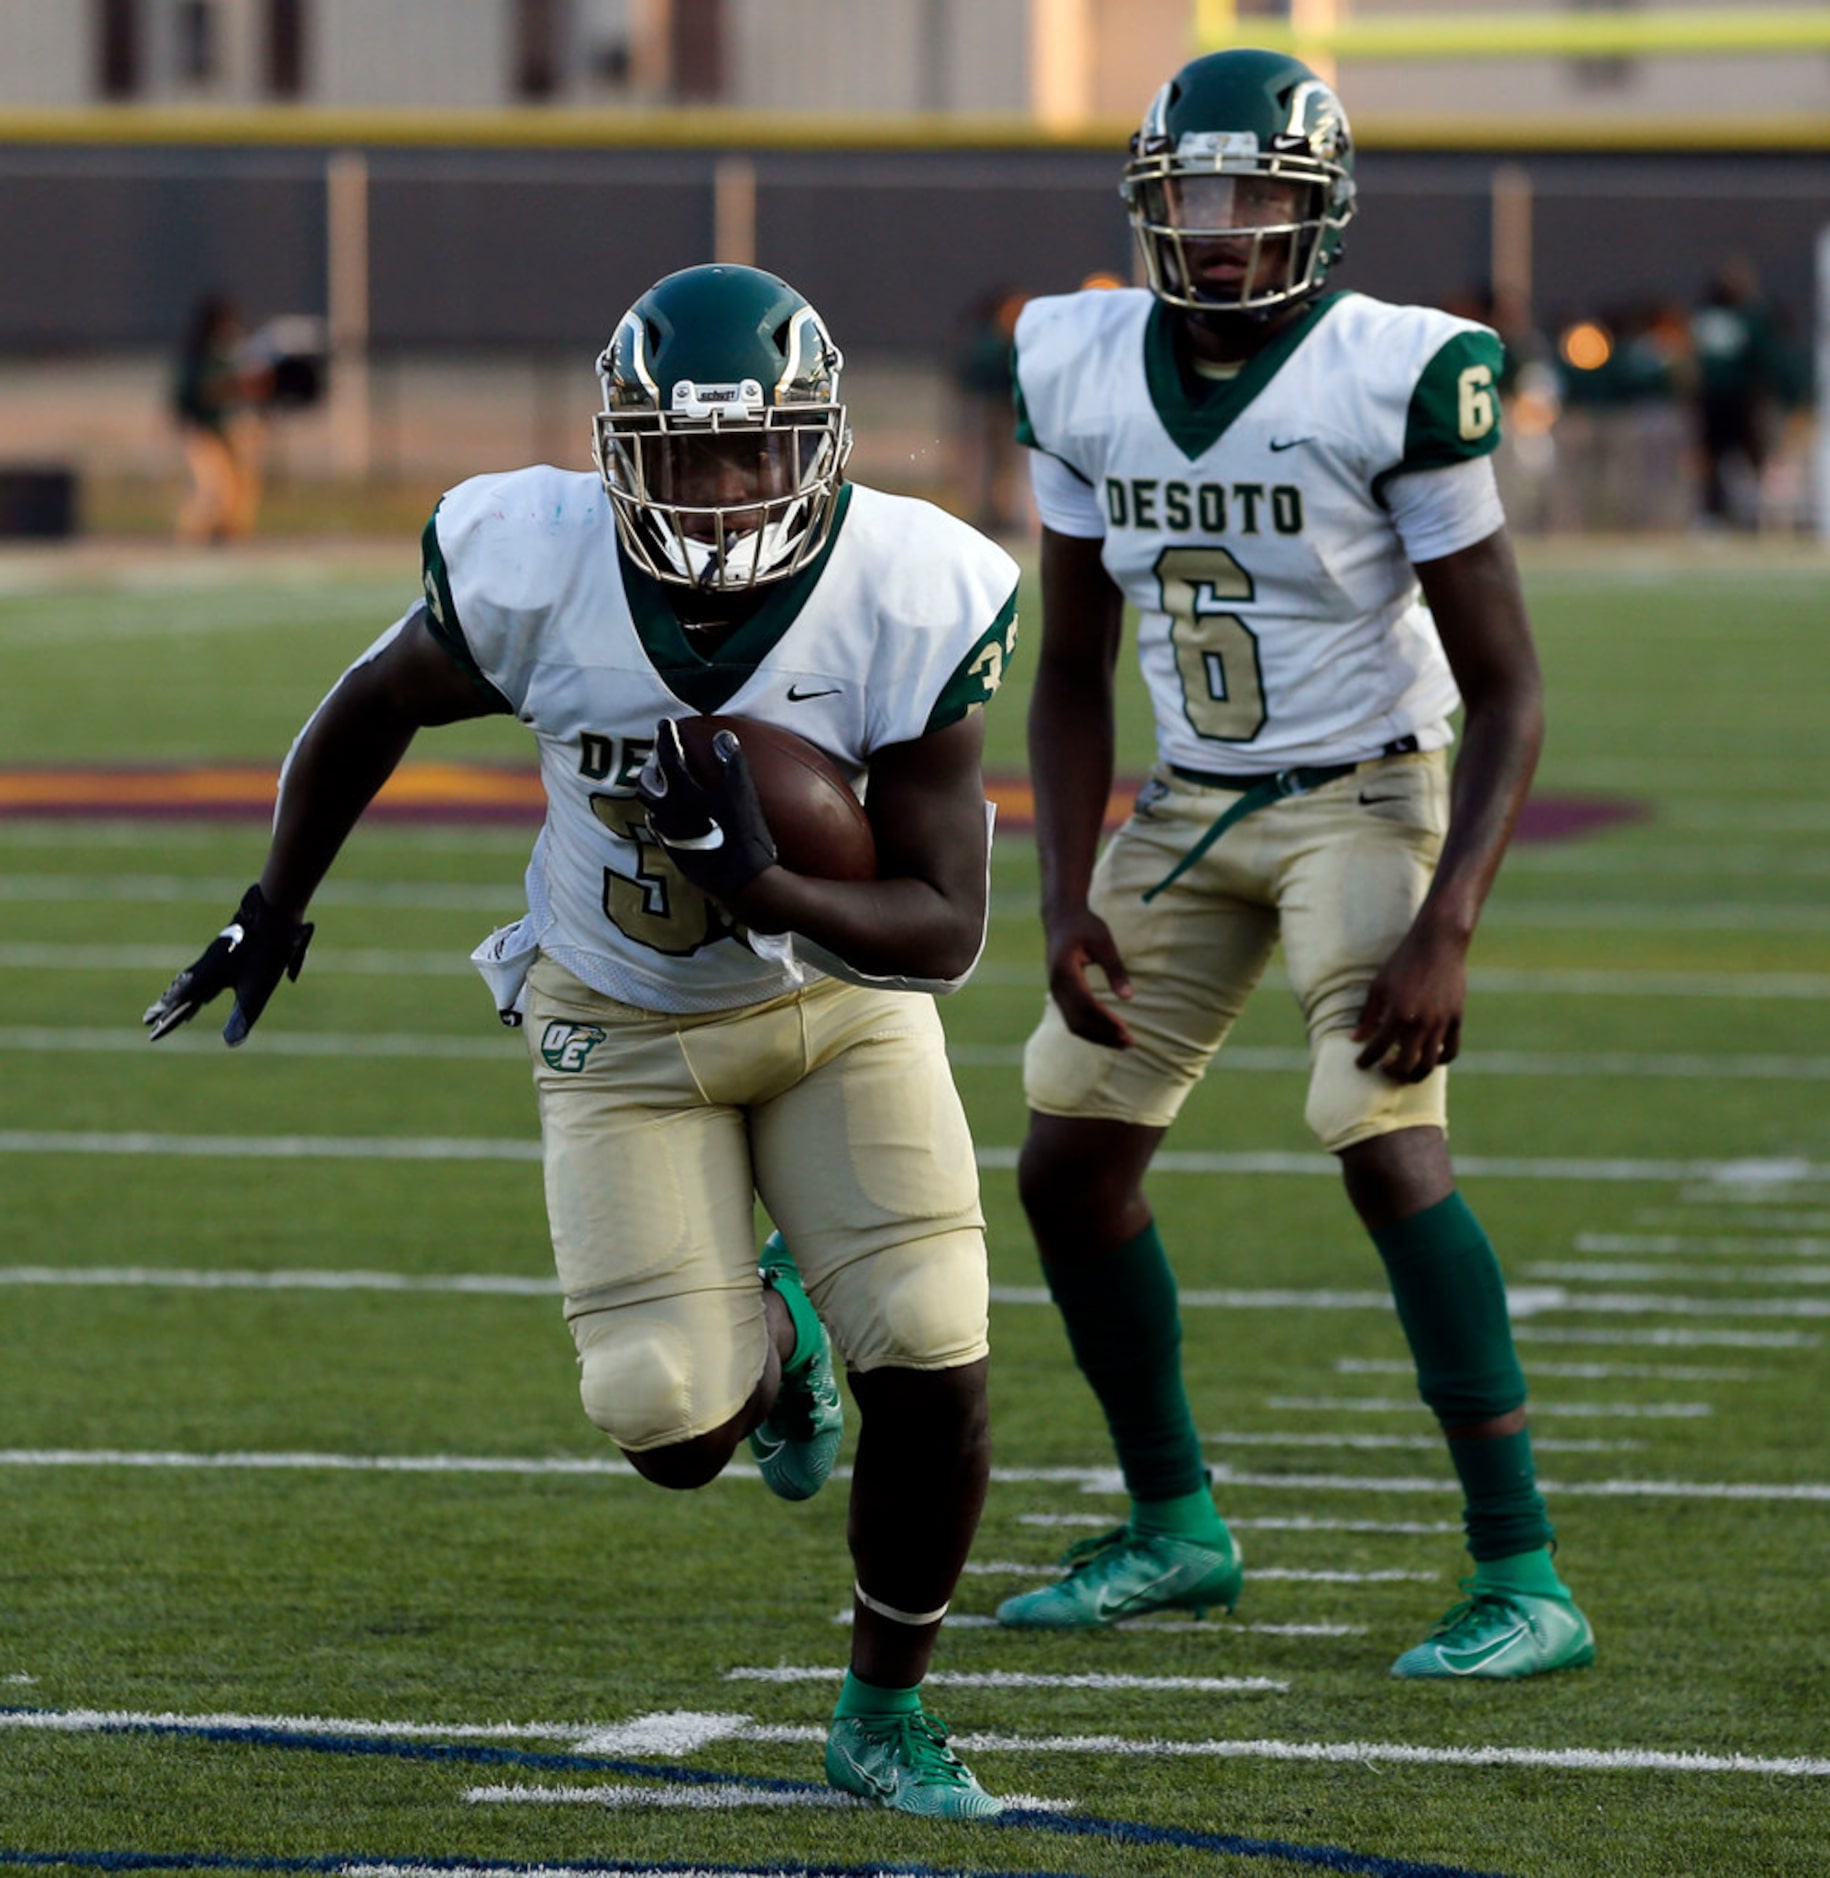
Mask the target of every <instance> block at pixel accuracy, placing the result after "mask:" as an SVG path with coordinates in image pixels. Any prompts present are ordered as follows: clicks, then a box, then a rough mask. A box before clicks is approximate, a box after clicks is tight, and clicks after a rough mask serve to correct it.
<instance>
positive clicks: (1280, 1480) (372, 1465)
mask: <svg viewBox="0 0 1830 1878" xmlns="http://www.w3.org/2000/svg"><path fill="white" fill-rule="evenodd" d="M1438 1445H1439V1444H1438ZM1534 1445H1536V1446H1540V1447H1541V1446H1542V1445H1543V1444H1542V1443H1536V1444H1534ZM0 1467H42V1468H56V1467H122V1468H133V1469H173V1470H177V1471H180V1472H194V1471H203V1472H212V1471H218V1470H229V1471H235V1470H251V1471H256V1472H258V1471H264V1470H268V1469H274V1470H279V1471H282V1472H304V1473H312V1472H319V1473H373V1474H428V1475H437V1474H470V1475H478V1474H483V1475H486V1474H501V1475H507V1476H548V1475H551V1476H558V1477H562V1478H563V1477H574V1478H586V1479H598V1478H621V1479H634V1478H635V1477H636V1474H635V1469H634V1468H633V1467H631V1466H630V1465H629V1463H628V1462H627V1461H615V1460H608V1459H596V1458H592V1459H584V1458H574V1457H570V1456H553V1457H548V1458H540V1457H534V1456H529V1457H516V1456H510V1455H489V1454H331V1453H321V1452H312V1451H296V1452H295V1451H288V1450H283V1449H274V1450H267V1451H250V1450H240V1451H234V1450H219V1451H209V1450H198V1449H179V1448H164V1449H157V1448H153V1449H138V1448H0ZM1212 1472H1213V1477H1214V1480H1215V1483H1216V1484H1218V1485H1221V1486H1229V1487H1263V1488H1268V1489H1270V1490H1272V1491H1274V1492H1285V1491H1293V1492H1304V1493H1308V1492H1346V1493H1368V1494H1390V1493H1396V1494H1418V1493H1444V1494H1446V1493H1453V1492H1457V1491H1459V1489H1458V1488H1457V1487H1456V1484H1455V1482H1454V1480H1453V1479H1452V1478H1450V1477H1449V1476H1448V1475H1447V1474H1446V1473H1445V1474H1444V1475H1443V1477H1441V1478H1436V1477H1433V1476H1432V1477H1423V1476H1403V1475H1378V1474H1370V1475H1366V1474H1362V1475H1347V1474H1282V1473H1278V1474H1258V1473H1248V1472H1246V1471H1244V1470H1242V1469H1238V1468H1235V1467H1232V1466H1229V1465H1228V1464H1227V1463H1226V1462H1223V1461H1216V1462H1215V1463H1214V1464H1213V1468H1212ZM848 1476H849V1469H846V1468H839V1469H837V1470H835V1473H834V1478H835V1479H840V1478H846V1477H848ZM757 1477H758V1476H757V1474H756V1470H755V1469H754V1468H753V1467H750V1466H748V1465H747V1464H745V1463H744V1462H741V1461H734V1462H732V1463H731V1465H730V1466H728V1467H727V1468H726V1469H725V1470H724V1473H723V1475H722V1478H724V1479H726V1480H754V1479H756V1478H757ZM991 1478H992V1480H993V1481H994V1482H996V1483H997V1484H999V1485H1001V1486H1002V1485H1024V1484H1035V1483H1046V1484H1049V1485H1057V1486H1072V1487H1078V1488H1080V1489H1081V1490H1082V1491H1083V1492H1086V1493H1099V1494H1110V1495H1114V1496H1122V1495H1123V1493H1124V1483H1123V1481H1122V1479H1121V1478H1120V1476H1119V1473H1118V1470H1117V1469H1116V1468H1115V1467H1110V1466H1105V1467H994V1468H993V1469H992V1470H991ZM1541 1484H1542V1485H1543V1487H1544V1490H1545V1492H1547V1493H1563V1494H1579V1495H1585V1496H1590V1497H1598V1498H1604V1499H1648V1498H1650V1499H1698V1500H1774V1501H1783V1500H1799V1501H1830V1483H1817V1482H1811V1483H1798V1482H1793V1483H1787V1484H1783V1485H1781V1484H1767V1483H1763V1482H1755V1481H1695V1480H1592V1481H1548V1480H1547V1481H1544V1482H1542V1483H1541ZM1020 1569H1022V1570H1024V1571H1031V1570H1034V1569H1035V1568H1034V1567H1033V1566H1029V1565H1024V1566H1022V1567H1020Z"/></svg>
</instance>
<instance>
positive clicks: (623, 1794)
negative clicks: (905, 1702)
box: [371, 1781, 864, 1878]
mask: <svg viewBox="0 0 1830 1878" xmlns="http://www.w3.org/2000/svg"><path fill="white" fill-rule="evenodd" d="M461 1797H462V1798H463V1800H464V1801H465V1803H466V1804H467V1805H470V1806H601V1807H606V1808H610V1809H617V1810H631V1811H633V1810H636V1809H643V1810H646V1809H648V1808H650V1807H655V1808H661V1809H665V1810H671V1811H675V1812H682V1813H729V1812H737V1811H741V1810H745V1809H749V1810H754V1809H755V1808H757V1807H763V1806H767V1807H810V1806H811V1807H820V1808H823V1809H830V1808H834V1807H858V1806H862V1805H863V1804H864V1802H863V1801H862V1800H860V1799H857V1798H855V1797H854V1796H853V1795H852V1794H849V1793H841V1792H840V1791H839V1790H838V1788H836V1787H805V1788H797V1787H787V1788H784V1787H740V1786H735V1785H730V1784H727V1783H726V1782H724V1781H717V1782H706V1783H704V1784H699V1783H694V1784H692V1785H690V1786H688V1785H680V1786H666V1787H657V1786H650V1785H647V1784H638V1783H635V1782H631V1781H616V1782H610V1781H605V1782H603V1783H602V1784H601V1785H598V1786H591V1787H579V1786H571V1787H529V1786H495V1787H466V1788H465V1789H464V1791H463V1794H462V1796H461ZM371 1869H372V1868H371ZM449 1869H450V1868H449V1867H447V1866H444V1865H441V1866H439V1867H438V1874H439V1878H446V1874H447V1872H448V1871H449ZM626 1869H627V1868H625V1870H626ZM642 1870H643V1874H644V1878H653V1873H652V1870H651V1868H650V1867H648V1866H646V1865H645V1866H643V1868H642ZM427 1878H431V1873H430V1871H428V1875H427ZM515 1878H529V1875H528V1874H526V1873H523V1872H521V1871H517V1872H516V1873H515ZM554 1878H558V1874H557V1872H556V1873H555V1875H554ZM565 1878H575V1871H574V1868H573V1867H571V1866H567V1867H566V1873H565ZM680 1878H703V1868H702V1867H699V1866H692V1867H684V1866H683V1867H682V1868H681V1871H680ZM719 1878H724V1874H723V1872H722V1871H721V1872H720V1874H719ZM757 1878H762V1875H761V1874H758V1875H757Z"/></svg>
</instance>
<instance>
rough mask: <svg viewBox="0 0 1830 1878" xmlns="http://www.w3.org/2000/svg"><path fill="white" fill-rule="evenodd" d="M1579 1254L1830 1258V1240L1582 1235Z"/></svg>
mask: <svg viewBox="0 0 1830 1878" xmlns="http://www.w3.org/2000/svg"><path fill="white" fill-rule="evenodd" d="M1576 1250H1577V1251H1578V1252H1646V1253H1654V1254H1656V1255H1658V1256H1660V1257H1663V1258H1672V1257H1680V1258H1681V1257H1688V1256H1690V1255H1691V1254H1695V1255H1696V1256H1697V1257H1699V1258H1701V1257H1710V1258H1718V1257H1720V1258H1730V1257H1734V1256H1736V1255H1737V1254H1740V1253H1743V1252H1750V1253H1753V1254H1754V1255H1755V1256H1757V1257H1759V1256H1765V1257H1767V1258H1781V1257H1785V1258H1830V1239H1822V1238H1792V1237H1785V1236H1781V1235H1777V1234H1775V1235H1765V1236H1755V1237H1749V1236H1747V1235H1746V1234H1737V1235H1730V1234H1725V1233H1716V1234H1694V1233H1690V1234H1686V1233H1671V1232H1579V1233H1578V1234H1577V1235H1576Z"/></svg>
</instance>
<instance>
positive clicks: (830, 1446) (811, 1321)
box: [750, 1232, 845, 1500]
mask: <svg viewBox="0 0 1830 1878" xmlns="http://www.w3.org/2000/svg"><path fill="white" fill-rule="evenodd" d="M760 1270H761V1272H762V1280H763V1283H764V1284H765V1285H768V1286H769V1287H770V1288H771V1289H773V1290H775V1291H779V1292H780V1293H781V1296H782V1302H783V1303H784V1304H786V1305H787V1307H788V1311H789V1315H790V1316H792V1317H793V1319H794V1327H795V1331H796V1334H797V1337H798V1339H799V1343H800V1345H801V1346H805V1345H806V1344H807V1343H808V1342H809V1340H811V1342H812V1353H811V1354H810V1355H807V1356H803V1357H802V1358H801V1360H800V1361H799V1362H798V1363H796V1364H794V1365H793V1366H791V1367H790V1366H784V1367H783V1369H782V1386H781V1392H780V1394H778V1395H777V1396H776V1398H775V1406H774V1408H772V1409H771V1410H770V1411H769V1413H768V1415H767V1416H766V1417H765V1418H764V1420H763V1421H762V1422H760V1423H759V1424H758V1425H757V1426H756V1427H755V1428H754V1429H752V1430H751V1433H750V1452H751V1454H752V1455H754V1456H755V1458H756V1467H757V1471H758V1472H759V1473H760V1474H761V1475H762V1477H763V1483H764V1485H766V1486H767V1487H768V1489H769V1491H770V1492H771V1493H774V1494H778V1495H779V1496H780V1497H781V1498H782V1499H784V1500H811V1499H812V1498H813V1496H814V1495H815V1494H816V1493H818V1492H819V1490H820V1489H821V1488H822V1487H823V1486H825V1484H826V1481H827V1477H828V1476H829V1475H830V1474H831V1473H832V1465H833V1462H834V1461H836V1460H837V1459H838V1458H839V1439H840V1437H841V1436H842V1435H843V1434H844V1432H845V1405H844V1403H843V1402H842V1401H841V1399H840V1396H839V1385H838V1381H837V1379H836V1378H835V1377H834V1375H833V1373H832V1342H831V1339H830V1338H828V1337H827V1335H826V1328H825V1326H824V1325H823V1324H822V1323H821V1322H820V1320H819V1317H818V1315H817V1314H816V1313H815V1311H814V1308H813V1305H812V1303H811V1302H810V1301H809V1299H808V1297H807V1292H806V1289H805V1288H804V1287H803V1285H802V1284H801V1275H800V1273H799V1272H798V1271H796V1270H795V1268H794V1260H793V1259H792V1258H791V1257H790V1256H789V1254H788V1248H787V1246H786V1245H785V1244H784V1243H783V1241H782V1236H781V1234H780V1233H778V1232H772V1233H770V1235H769V1237H768V1238H767V1240H765V1241H764V1243H763V1249H762V1256H761V1261H760Z"/></svg>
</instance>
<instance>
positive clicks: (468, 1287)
mask: <svg viewBox="0 0 1830 1878" xmlns="http://www.w3.org/2000/svg"><path fill="white" fill-rule="evenodd" d="M7 1285H24V1286H32V1285H74V1286H78V1287H83V1288H91V1287H92V1288H96V1289H108V1288H115V1287H121V1288H128V1289H131V1288H135V1287H150V1288H154V1289H169V1290H179V1291H401V1292H441V1291H448V1292H456V1293H460V1294H464V1295H469V1296H474V1297H524V1298H555V1297H558V1296H559V1295H560V1284H559V1280H558V1279H557V1278H534V1277H529V1276H523V1275H519V1274H516V1273H512V1272H427V1273H416V1272H363V1271H355V1272H339V1271H276V1272H221V1271H194V1270H190V1269H187V1268H185V1267H182V1266H160V1265H0V1286H7Z"/></svg>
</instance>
